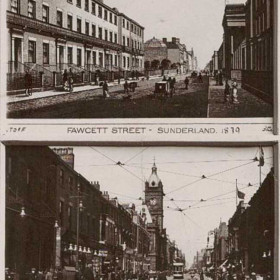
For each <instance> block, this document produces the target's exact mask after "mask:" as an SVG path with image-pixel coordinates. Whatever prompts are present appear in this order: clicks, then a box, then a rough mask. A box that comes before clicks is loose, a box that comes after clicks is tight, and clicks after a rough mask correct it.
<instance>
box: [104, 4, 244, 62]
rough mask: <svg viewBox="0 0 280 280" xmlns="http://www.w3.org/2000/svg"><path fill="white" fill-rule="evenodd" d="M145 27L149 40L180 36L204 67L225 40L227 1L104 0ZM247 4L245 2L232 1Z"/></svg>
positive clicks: (146, 36)
mask: <svg viewBox="0 0 280 280" xmlns="http://www.w3.org/2000/svg"><path fill="white" fill-rule="evenodd" d="M104 2H105V3H106V4H107V5H109V6H111V7H117V8H118V9H119V11H120V12H123V13H125V14H127V15H128V16H129V17H131V18H132V19H134V20H136V21H137V22H139V23H140V24H141V25H142V26H144V27H145V41H147V40H148V39H151V38H152V37H154V36H155V37H156V38H158V39H162V38H163V37H167V38H168V39H169V40H170V39H171V37H179V38H180V39H181V42H182V43H185V44H186V45H187V48H188V49H189V50H190V49H191V48H192V47H193V48H194V51H195V54H196V55H197V57H198V64H199V67H200V68H204V67H205V65H206V63H207V62H209V61H210V59H211V57H212V55H213V52H214V50H218V49H219V47H220V45H221V43H222V39H223V28H222V19H223V14H224V8H225V0H140V1H139V0H104ZM227 2H230V3H244V2H245V0H229V1H227Z"/></svg>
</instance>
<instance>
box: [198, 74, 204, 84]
mask: <svg viewBox="0 0 280 280" xmlns="http://www.w3.org/2000/svg"><path fill="white" fill-rule="evenodd" d="M198 81H199V82H200V83H203V79H202V75H201V72H199V75H198Z"/></svg>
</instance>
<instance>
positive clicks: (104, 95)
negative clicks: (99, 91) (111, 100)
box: [102, 80, 110, 98]
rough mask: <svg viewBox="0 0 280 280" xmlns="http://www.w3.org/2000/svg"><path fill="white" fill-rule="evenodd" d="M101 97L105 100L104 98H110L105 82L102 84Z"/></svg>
mask: <svg viewBox="0 0 280 280" xmlns="http://www.w3.org/2000/svg"><path fill="white" fill-rule="evenodd" d="M102 88H103V97H104V98H106V97H110V96H109V92H108V91H109V87H108V84H107V81H106V80H105V81H104V83H103V86H102Z"/></svg>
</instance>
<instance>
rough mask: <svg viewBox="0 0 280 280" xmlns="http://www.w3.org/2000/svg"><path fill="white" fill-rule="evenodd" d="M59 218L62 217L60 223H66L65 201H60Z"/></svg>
mask: <svg viewBox="0 0 280 280" xmlns="http://www.w3.org/2000/svg"><path fill="white" fill-rule="evenodd" d="M59 219H60V225H61V226H63V224H64V202H63V201H60V202H59Z"/></svg>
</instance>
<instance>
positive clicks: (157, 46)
mask: <svg viewBox="0 0 280 280" xmlns="http://www.w3.org/2000/svg"><path fill="white" fill-rule="evenodd" d="M144 49H145V61H149V62H150V63H151V62H152V61H153V60H159V61H160V62H161V61H162V60H164V59H168V51H167V45H166V44H165V43H164V42H163V41H161V40H159V39H156V38H155V37H153V38H152V39H150V40H148V41H147V42H145V45H144Z"/></svg>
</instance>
